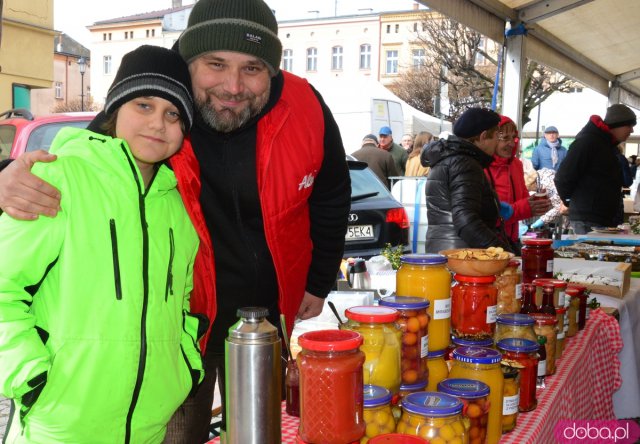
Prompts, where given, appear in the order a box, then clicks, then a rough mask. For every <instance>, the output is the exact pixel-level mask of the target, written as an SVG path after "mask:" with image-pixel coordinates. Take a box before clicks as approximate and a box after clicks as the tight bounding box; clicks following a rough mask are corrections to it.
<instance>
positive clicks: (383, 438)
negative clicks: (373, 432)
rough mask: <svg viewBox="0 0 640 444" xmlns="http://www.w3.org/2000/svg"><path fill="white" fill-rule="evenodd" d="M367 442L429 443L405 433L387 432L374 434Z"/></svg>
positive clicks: (383, 443) (378, 443) (386, 443)
mask: <svg viewBox="0 0 640 444" xmlns="http://www.w3.org/2000/svg"><path fill="white" fill-rule="evenodd" d="M369 444H429V441H427V440H426V439H422V438H420V437H419V436H413V435H407V434H406V433H388V434H386V435H380V436H376V437H375V438H373V439H371V440H370V441H369Z"/></svg>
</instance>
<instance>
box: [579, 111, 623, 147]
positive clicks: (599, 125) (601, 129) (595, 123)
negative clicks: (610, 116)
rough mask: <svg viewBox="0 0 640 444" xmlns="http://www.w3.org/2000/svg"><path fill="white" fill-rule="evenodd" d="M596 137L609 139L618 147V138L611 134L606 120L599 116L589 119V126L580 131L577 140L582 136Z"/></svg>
mask: <svg viewBox="0 0 640 444" xmlns="http://www.w3.org/2000/svg"><path fill="white" fill-rule="evenodd" d="M587 134H590V135H594V136H598V137H604V138H607V140H609V141H611V143H612V144H614V145H617V144H618V142H617V140H616V138H615V137H614V136H613V134H611V130H610V129H609V126H607V124H606V123H604V120H602V118H601V117H600V116H598V115H595V114H594V115H592V116H591V117H590V118H589V121H588V122H587V124H586V125H585V126H584V127H583V128H582V129H581V130H580V132H579V133H578V134H577V135H576V139H577V138H578V137H580V136H584V135H587Z"/></svg>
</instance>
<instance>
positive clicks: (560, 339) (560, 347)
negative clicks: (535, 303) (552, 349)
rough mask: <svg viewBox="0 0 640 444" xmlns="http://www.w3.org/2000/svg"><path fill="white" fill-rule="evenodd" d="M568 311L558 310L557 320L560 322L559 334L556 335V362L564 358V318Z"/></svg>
mask: <svg viewBox="0 0 640 444" xmlns="http://www.w3.org/2000/svg"><path fill="white" fill-rule="evenodd" d="M566 311H567V310H565V308H564V307H562V308H556V320H557V321H558V324H557V326H558V334H557V335H556V360H558V359H560V357H561V356H562V352H563V351H564V339H565V330H564V317H565V314H566Z"/></svg>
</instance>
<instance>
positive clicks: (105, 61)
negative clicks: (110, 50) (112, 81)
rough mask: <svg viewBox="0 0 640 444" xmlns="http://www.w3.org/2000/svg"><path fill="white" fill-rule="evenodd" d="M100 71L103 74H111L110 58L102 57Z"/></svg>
mask: <svg viewBox="0 0 640 444" xmlns="http://www.w3.org/2000/svg"><path fill="white" fill-rule="evenodd" d="M102 69H103V74H111V70H112V66H111V56H110V55H108V56H104V57H103V58H102Z"/></svg>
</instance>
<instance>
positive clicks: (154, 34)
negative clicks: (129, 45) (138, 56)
mask: <svg viewBox="0 0 640 444" xmlns="http://www.w3.org/2000/svg"><path fill="white" fill-rule="evenodd" d="M155 36H156V30H155V29H152V30H151V37H155Z"/></svg>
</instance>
